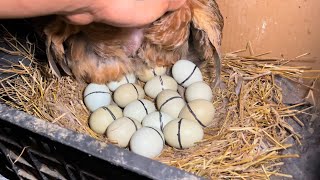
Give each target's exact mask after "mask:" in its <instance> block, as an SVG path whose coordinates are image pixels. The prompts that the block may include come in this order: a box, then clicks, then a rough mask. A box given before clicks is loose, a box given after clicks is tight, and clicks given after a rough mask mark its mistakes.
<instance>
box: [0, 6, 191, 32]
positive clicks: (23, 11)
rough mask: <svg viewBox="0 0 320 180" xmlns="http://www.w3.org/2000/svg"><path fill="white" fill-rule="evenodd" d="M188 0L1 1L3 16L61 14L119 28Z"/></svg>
mask: <svg viewBox="0 0 320 180" xmlns="http://www.w3.org/2000/svg"><path fill="white" fill-rule="evenodd" d="M185 1H186V0H1V1H0V18H2V19H8V18H27V17H37V16H45V15H52V14H58V15H62V16H64V17H66V19H67V20H68V21H69V22H70V23H72V24H78V25H85V24H89V23H91V22H101V23H106V24H109V25H113V26H118V27H139V26H144V25H147V24H149V23H151V22H153V21H155V20H156V19H158V18H159V17H161V16H162V15H163V14H164V13H166V12H168V11H174V10H176V9H178V8H180V7H181V6H182V5H183V4H184V3H185Z"/></svg>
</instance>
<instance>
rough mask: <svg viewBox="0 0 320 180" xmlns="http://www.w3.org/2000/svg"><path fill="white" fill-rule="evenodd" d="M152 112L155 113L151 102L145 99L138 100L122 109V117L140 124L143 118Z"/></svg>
mask: <svg viewBox="0 0 320 180" xmlns="http://www.w3.org/2000/svg"><path fill="white" fill-rule="evenodd" d="M154 111H156V107H155V105H154V103H153V102H151V101H149V100H146V99H138V100H135V101H133V102H131V103H130V104H128V105H127V106H126V107H125V108H124V110H123V115H124V116H125V117H129V118H133V119H135V120H137V121H139V122H141V121H142V120H143V118H144V117H145V116H147V115H148V114H149V113H152V112H154Z"/></svg>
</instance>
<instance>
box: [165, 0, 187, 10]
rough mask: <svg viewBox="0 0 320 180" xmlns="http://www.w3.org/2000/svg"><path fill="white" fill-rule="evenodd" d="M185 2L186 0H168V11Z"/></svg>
mask: <svg viewBox="0 0 320 180" xmlns="http://www.w3.org/2000/svg"><path fill="white" fill-rule="evenodd" d="M185 2H186V0H169V7H168V11H174V10H177V9H179V8H180V7H181V6H182V5H183V4H184V3H185Z"/></svg>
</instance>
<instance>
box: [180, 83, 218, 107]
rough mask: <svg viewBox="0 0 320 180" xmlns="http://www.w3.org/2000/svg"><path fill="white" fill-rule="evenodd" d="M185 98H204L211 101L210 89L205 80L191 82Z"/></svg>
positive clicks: (188, 99) (189, 99) (191, 99)
mask: <svg viewBox="0 0 320 180" xmlns="http://www.w3.org/2000/svg"><path fill="white" fill-rule="evenodd" d="M185 95H186V99H187V101H188V102H190V101H193V100H196V99H204V100H207V101H212V97H213V95H212V89H211V88H210V86H209V85H208V84H206V83H205V82H202V81H200V82H195V83H193V84H191V85H190V86H189V87H188V88H187V90H186V92H185Z"/></svg>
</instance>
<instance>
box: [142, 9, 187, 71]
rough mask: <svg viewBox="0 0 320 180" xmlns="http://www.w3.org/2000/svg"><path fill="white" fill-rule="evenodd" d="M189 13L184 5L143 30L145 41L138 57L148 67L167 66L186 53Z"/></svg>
mask: <svg viewBox="0 0 320 180" xmlns="http://www.w3.org/2000/svg"><path fill="white" fill-rule="evenodd" d="M190 22H191V11H190V8H189V7H188V6H187V4H185V5H184V6H183V7H181V8H180V9H179V10H176V11H174V12H169V13H167V14H165V15H164V16H162V17H161V18H160V19H159V20H157V21H155V22H154V23H153V24H152V25H151V26H150V27H148V28H146V29H145V40H144V43H143V45H142V47H141V48H140V53H139V57H140V58H142V59H144V60H145V61H146V62H147V64H148V65H149V66H155V65H158V66H169V65H172V64H173V63H175V62H176V61H177V60H179V59H180V58H181V57H182V56H184V55H185V54H187V51H188V38H189V34H190V28H189V27H190Z"/></svg>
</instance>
